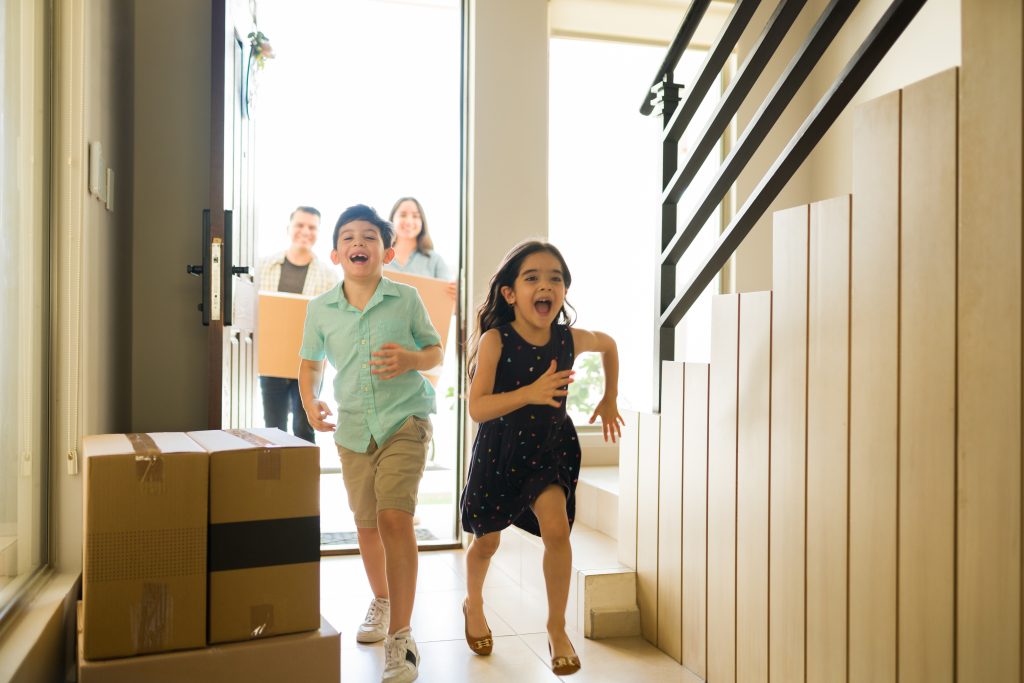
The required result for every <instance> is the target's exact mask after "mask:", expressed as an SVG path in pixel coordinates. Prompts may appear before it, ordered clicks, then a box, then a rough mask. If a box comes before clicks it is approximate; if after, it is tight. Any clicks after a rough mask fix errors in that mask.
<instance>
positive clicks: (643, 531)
mask: <svg viewBox="0 0 1024 683" xmlns="http://www.w3.org/2000/svg"><path fill="white" fill-rule="evenodd" d="M660 422H661V416H660V415H650V414H648V413H640V437H639V441H638V443H639V458H638V460H637V518H636V574H637V604H638V605H639V607H640V627H641V631H642V632H643V636H644V638H646V639H647V640H648V641H649V642H651V643H657V642H658V477H659V476H660V475H659V461H660V458H659V448H660V446H661V443H660V442H661V436H660V433H659V432H660Z"/></svg>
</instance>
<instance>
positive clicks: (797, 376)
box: [768, 206, 809, 683]
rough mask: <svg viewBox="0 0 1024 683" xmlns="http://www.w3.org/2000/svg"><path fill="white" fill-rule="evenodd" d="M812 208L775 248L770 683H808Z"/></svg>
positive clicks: (781, 223)
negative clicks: (806, 599) (806, 571)
mask: <svg viewBox="0 0 1024 683" xmlns="http://www.w3.org/2000/svg"><path fill="white" fill-rule="evenodd" d="M808 221H809V208H808V207H807V206H799V207H796V208H793V209H787V210H785V211H778V212H776V213H775V217H774V237H773V240H774V242H773V248H772V267H773V269H774V274H773V282H772V388H771V390H772V399H771V400H772V417H771V501H770V508H771V510H770V515H769V548H770V553H769V558H768V567H769V572H768V574H769V576H768V595H769V604H770V610H769V614H768V623H769V629H768V652H769V673H770V680H772V681H776V682H783V681H785V682H786V683H800V682H801V681H803V680H804V634H805V626H804V576H805V574H804V550H805V533H804V532H805V526H804V524H805V516H804V509H805V508H804V505H805V501H806V492H807V486H806V483H807V481H806V454H807V441H806V437H807V431H806V430H807V277H808V271H807V268H808V254H807V249H808Z"/></svg>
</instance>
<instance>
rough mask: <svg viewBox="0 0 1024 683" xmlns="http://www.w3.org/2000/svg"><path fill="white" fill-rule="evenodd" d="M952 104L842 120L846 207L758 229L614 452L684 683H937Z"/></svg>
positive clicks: (908, 96) (947, 428)
mask: <svg viewBox="0 0 1024 683" xmlns="http://www.w3.org/2000/svg"><path fill="white" fill-rule="evenodd" d="M958 87H959V85H958V72H957V71H956V70H952V71H947V72H943V73H940V74H937V75H935V76H933V77H931V78H929V79H926V80H924V81H922V82H919V83H916V84H914V85H912V86H909V87H907V88H905V89H903V90H902V91H899V92H894V93H891V94H889V95H886V96H883V97H881V98H878V99H876V100H873V101H870V102H868V103H866V104H864V105H862V106H861V107H859V108H858V109H857V110H856V111H855V113H854V117H855V124H854V141H853V149H854V178H853V185H854V187H853V189H854V192H853V195H852V196H845V197H837V198H833V199H828V200H824V201H820V202H815V203H813V204H810V205H808V206H802V207H795V208H792V209H788V210H785V211H780V212H777V213H776V214H775V220H774V256H773V258H774V263H773V267H774V286H773V290H772V291H770V292H753V293H743V294H730V295H721V296H717V297H715V299H714V300H713V303H712V342H711V348H712V356H711V363H710V365H706V364H695V363H684V362H666V363H665V364H664V366H663V374H662V387H661V391H662V394H661V400H662V404H661V405H662V410H661V413H660V415H643V414H641V415H639V416H637V418H636V420H635V422H634V424H635V425H636V429H637V431H638V433H637V434H634V433H632V432H630V435H629V442H628V445H627V442H626V440H625V439H624V442H623V449H622V452H621V454H620V467H621V474H620V479H621V482H620V486H621V488H622V489H623V490H625V489H626V488H627V487H633V486H635V490H636V496H635V498H634V497H633V496H627V495H622V496H620V505H622V506H623V507H626V506H629V507H630V511H633V510H635V520H636V522H635V525H633V526H632V528H634V529H635V540H634V539H633V538H628V539H624V538H623V532H622V531H621V529H627V530H628V529H629V528H630V527H631V525H630V523H629V520H628V518H627V519H626V520H625V521H624V522H623V525H622V527H620V539H619V540H620V559H623V560H624V562H625V563H626V564H629V562H628V560H629V559H631V558H633V557H635V559H636V562H635V564H634V565H632V566H635V567H636V571H637V589H638V594H637V598H638V604H639V607H640V614H641V623H642V631H643V635H644V637H645V638H646V639H648V640H649V641H650V642H652V643H655V644H657V646H658V647H659V648H661V649H662V650H663V651H665V652H666V653H667V654H669V655H671V656H672V657H674V658H675V659H676V660H677V661H679V662H680V663H681V664H682V665H683V666H685V667H686V668H687V669H689V671H691V672H692V673H694V674H696V675H697V676H699V677H700V678H703V679H705V680H708V681H715V682H716V683H717V682H719V681H743V682H746V681H759V680H777V681H798V680H830V681H831V680H850V681H869V680H870V681H875V680H895V678H896V677H897V676H898V677H899V678H900V679H904V678H906V679H908V680H928V681H935V680H952V678H951V673H952V671H953V670H954V652H955V638H954V633H955V630H956V629H955V611H954V605H955V604H957V601H958V600H959V601H963V600H968V599H970V598H969V595H967V594H966V593H965V592H964V591H963V590H960V591H959V592H958V588H957V582H956V580H955V574H956V566H957V562H958V557H960V555H959V553H962V549H961V550H959V551H958V547H957V542H956V528H957V527H956V520H957V505H958V499H957V462H956V437H955V425H956V424H957V411H956V368H957V346H958V334H957V319H958V318H957V316H958V300H957V244H958V222H957V188H958V184H957V179H958V156H957V140H958V126H959V122H958ZM632 444H636V447H635V448H636V450H635V451H634V450H632V448H631V445H632ZM634 481H635V484H634ZM964 502H965V501H963V500H960V505H963V504H964ZM623 541H625V542H623ZM634 546H635V549H634ZM621 553H625V555H626V557H622V555H621ZM634 553H635V554H634ZM769 605H770V609H769Z"/></svg>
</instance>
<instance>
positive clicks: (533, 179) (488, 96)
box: [466, 0, 548, 329]
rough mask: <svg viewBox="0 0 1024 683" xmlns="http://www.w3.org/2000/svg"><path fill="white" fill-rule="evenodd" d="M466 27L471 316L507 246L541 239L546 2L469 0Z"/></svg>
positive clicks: (544, 212)
mask: <svg viewBox="0 0 1024 683" xmlns="http://www.w3.org/2000/svg"><path fill="white" fill-rule="evenodd" d="M469 22H470V23H469V40H470V48H469V49H470V55H471V60H472V62H471V66H470V68H469V83H468V90H469V130H468V153H469V169H468V170H469V179H468V188H467V189H468V198H467V201H468V233H469V240H468V242H469V243H468V245H467V247H468V248H467V252H466V253H467V256H468V258H467V259H466V263H467V268H468V283H469V299H470V306H471V310H473V311H475V310H476V307H477V306H479V305H480V304H481V303H482V302H483V300H484V297H485V296H486V293H487V284H488V282H489V281H490V278H491V275H492V274H493V273H494V271H495V270H496V269H497V267H498V264H499V263H500V262H501V259H502V257H503V256H504V255H505V253H506V252H507V251H508V250H509V248H510V247H512V246H513V245H514V244H516V243H517V242H519V241H521V240H524V239H527V238H530V237H540V238H542V239H543V238H546V237H547V234H548V224H547V223H548V173H547V168H548V16H547V1H546V0H516V1H515V2H507V0H471V1H470V3H469ZM472 325H473V323H472V321H470V323H469V326H470V329H472Z"/></svg>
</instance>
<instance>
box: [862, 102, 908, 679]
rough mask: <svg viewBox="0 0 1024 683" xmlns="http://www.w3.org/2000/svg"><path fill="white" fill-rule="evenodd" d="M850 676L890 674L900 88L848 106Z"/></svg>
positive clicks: (892, 651) (892, 671) (893, 640)
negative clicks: (850, 152) (850, 186)
mask: <svg viewBox="0 0 1024 683" xmlns="http://www.w3.org/2000/svg"><path fill="white" fill-rule="evenodd" d="M853 135H854V141H855V142H854V145H853V232H852V235H851V238H850V680H851V681H878V683H885V682H886V681H895V680H896V518H897V515H896V501H897V497H896V496H897V491H896V487H897V471H898V463H899V460H898V457H899V456H898V450H897V446H898V443H897V442H898V418H899V413H898V401H899V394H898V390H899V382H898V378H899V282H900V280H899V278H900V273H899V265H900V262H899V254H900V225H899V207H900V197H899V192H900V185H899V183H900V93H899V92H898V91H897V92H894V93H889V94H887V95H884V96H882V97H879V98H878V99H875V100H871V101H870V102H867V103H865V104H863V105H861V106H860V107H858V108H857V109H856V110H855V112H854V123H853Z"/></svg>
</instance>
